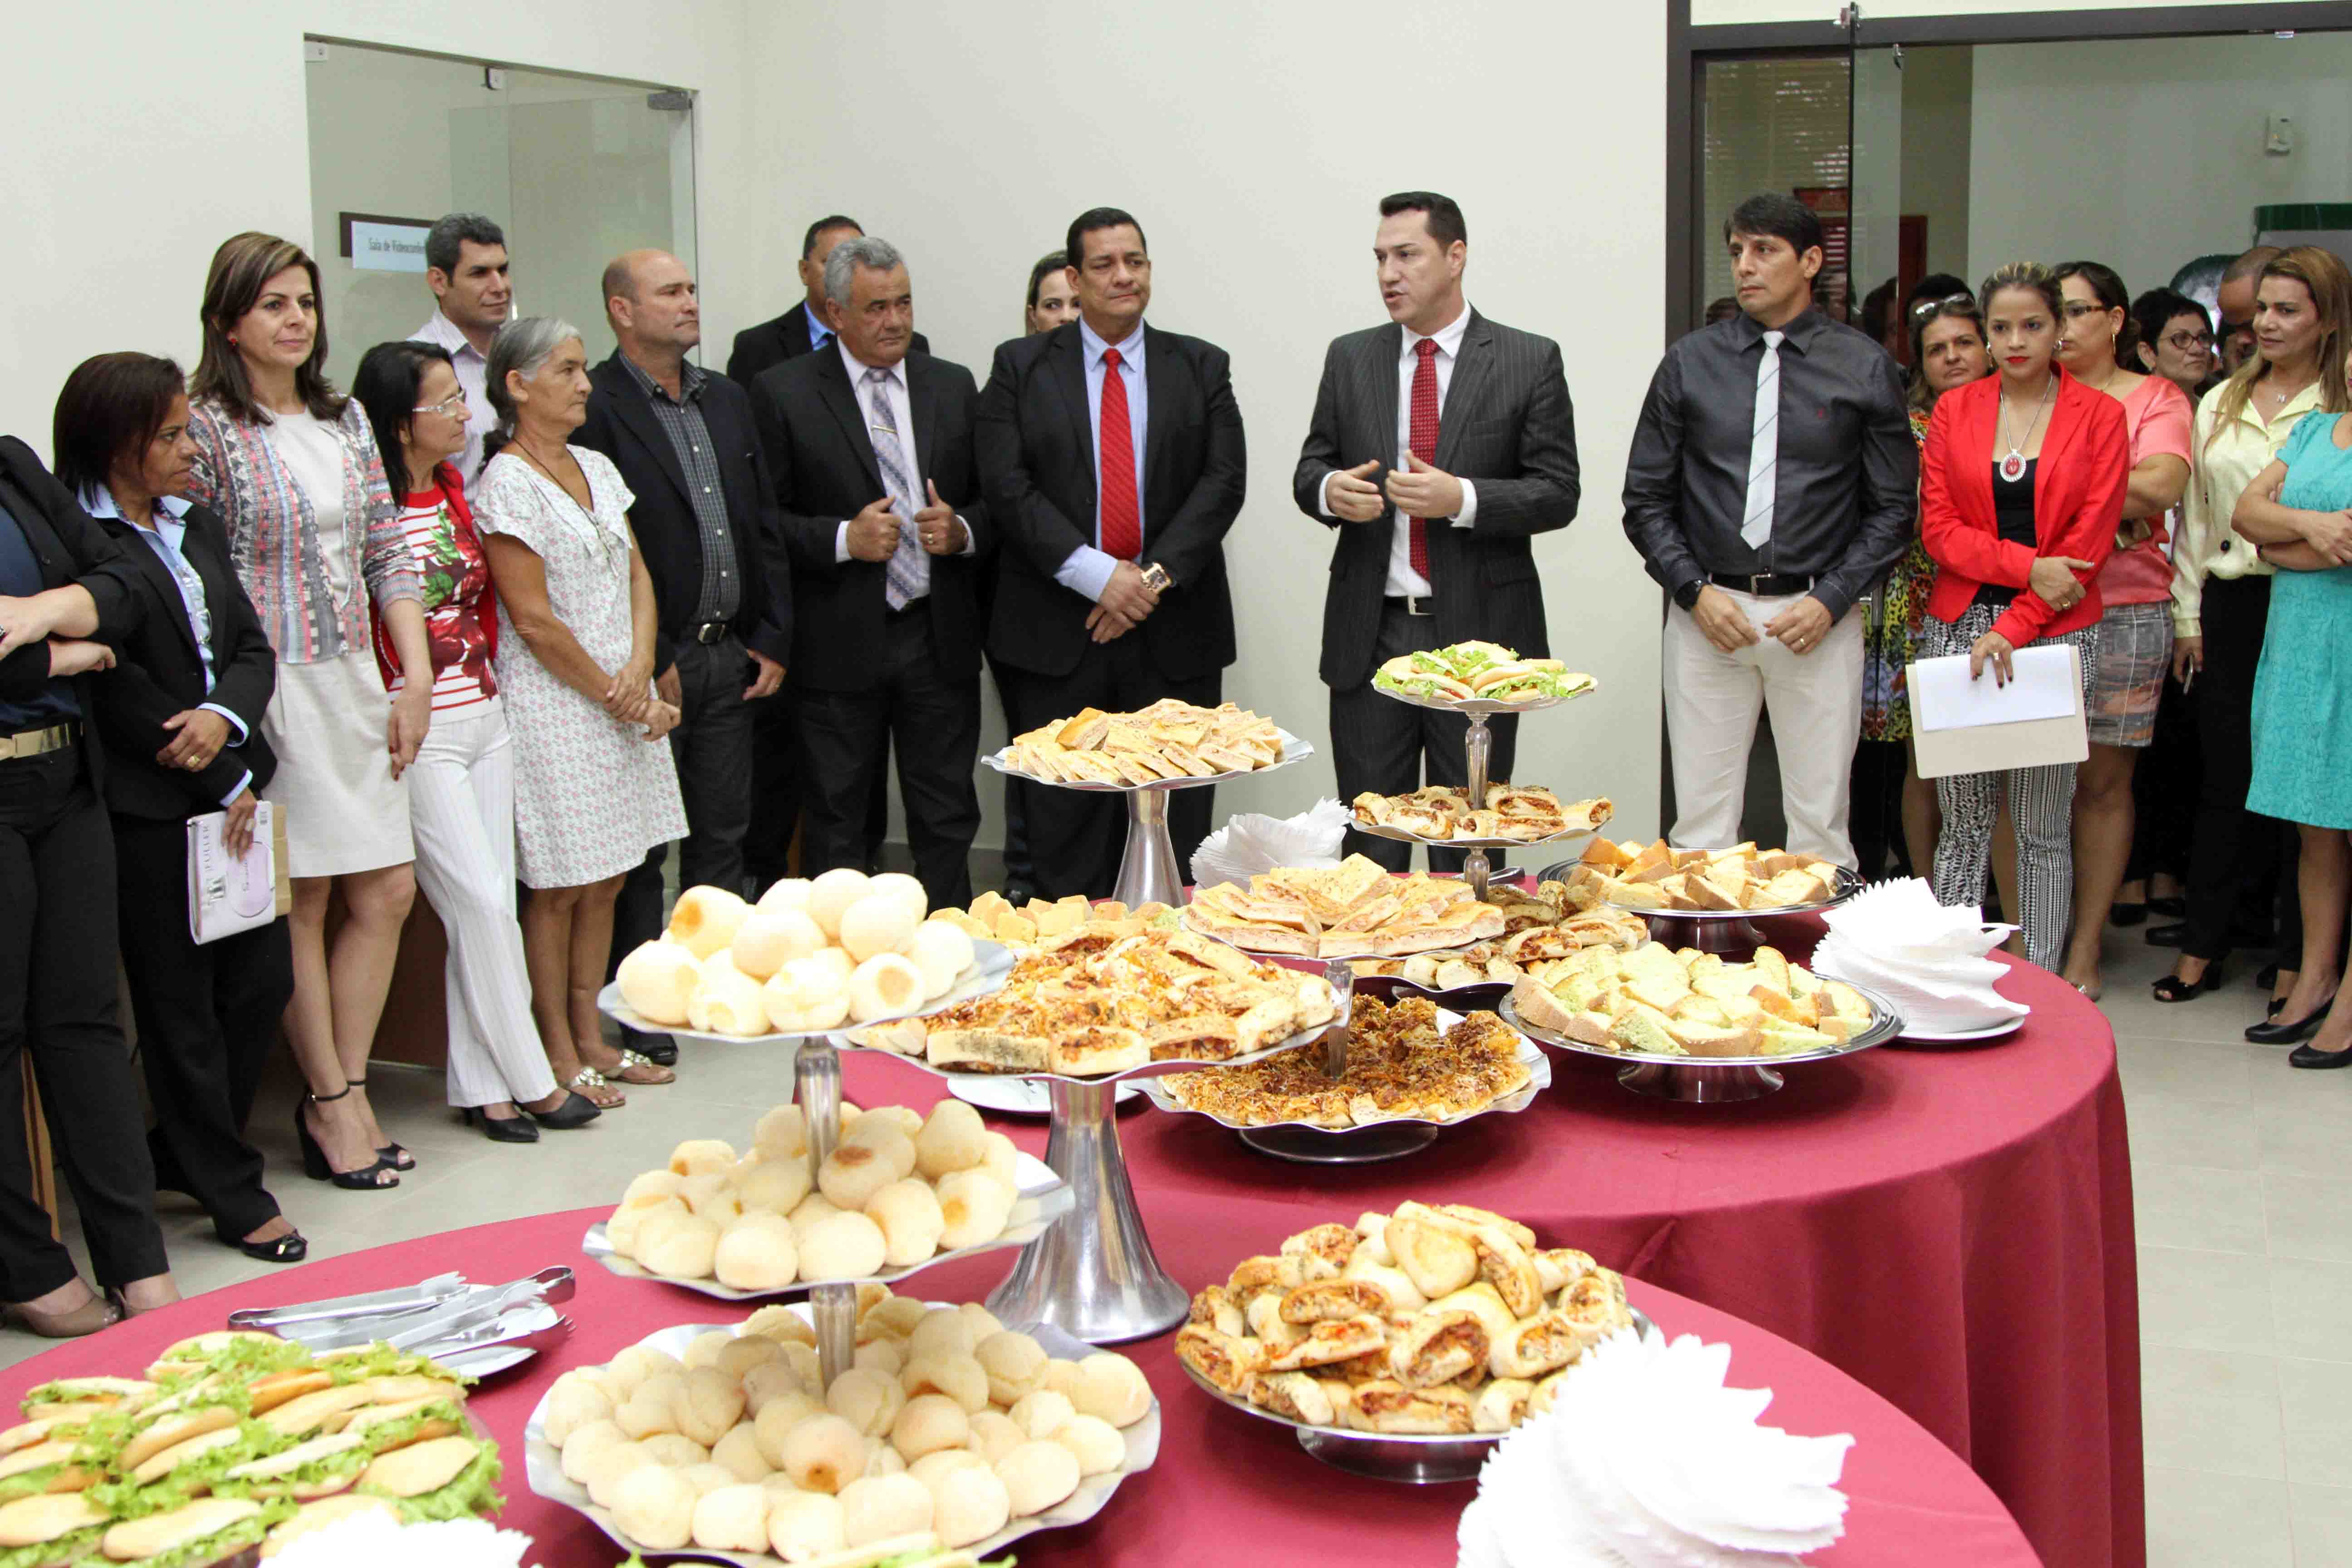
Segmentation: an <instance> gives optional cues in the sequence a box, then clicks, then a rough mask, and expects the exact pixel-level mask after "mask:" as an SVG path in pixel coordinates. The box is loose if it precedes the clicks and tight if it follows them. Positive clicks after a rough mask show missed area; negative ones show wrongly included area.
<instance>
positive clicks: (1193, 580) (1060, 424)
mask: <svg viewBox="0 0 2352 1568" xmlns="http://www.w3.org/2000/svg"><path fill="white" fill-rule="evenodd" d="M1143 377H1144V386H1145V389H1146V392H1147V395H1148V398H1149V406H1148V410H1147V413H1146V421H1147V423H1146V426H1145V429H1144V447H1143V473H1142V476H1141V479H1142V487H1143V493H1142V495H1141V496H1140V497H1139V500H1140V501H1141V503H1142V510H1143V553H1142V555H1141V557H1140V558H1139V563H1140V564H1142V565H1145V566H1149V565H1151V564H1152V563H1155V562H1156V563H1159V564H1160V565H1161V566H1164V567H1166V568H1167V570H1168V574H1169V576H1170V577H1171V578H1172V579H1173V580H1174V583H1175V585H1174V586H1173V587H1172V588H1171V589H1170V590H1169V591H1168V593H1167V594H1166V595H1163V596H1162V597H1161V599H1160V607H1159V608H1158V609H1156V610H1154V611H1152V613H1151V614H1150V616H1147V617H1145V619H1144V622H1143V625H1142V626H1139V627H1137V628H1136V629H1135V630H1134V631H1132V632H1129V634H1128V636H1129V637H1141V638H1142V639H1143V646H1144V649H1145V651H1146V653H1147V655H1148V657H1149V658H1150V661H1151V664H1152V666H1153V668H1156V669H1157V670H1158V671H1159V672H1160V675H1162V676H1163V677H1165V678H1167V679H1171V680H1183V679H1193V678H1195V677H1199V676H1203V675H1208V674H1211V673H1213V671H1216V670H1220V669H1223V668H1224V667H1225V666H1227V665H1229V664H1231V663H1233V662H1234V605H1233V595H1232V594H1231V592H1230V591H1229V590H1228V588H1227V586H1226V583H1225V552H1224V540H1225V533H1226V531H1227V530H1229V529H1231V528H1232V527H1233V525H1234V518H1235V517H1237V516H1239V515H1240V513H1241V510H1242V493H1243V489H1244V483H1245V481H1246V479H1247V478H1248V475H1247V472H1246V467H1247V465H1246V454H1245V452H1244V443H1243V437H1242V413H1241V408H1240V406H1239V405H1237V404H1235V403H1234V384H1233V374H1232V365H1231V362H1230V361H1229V360H1228V359H1227V358H1226V355H1225V351H1224V350H1223V349H1221V348H1218V347H1217V346H1216V345H1215V344H1213V343H1208V342H1202V341H1201V340H1200V339H1199V338H1188V337H1182V336H1180V335H1178V334H1177V333H1175V332H1163V331H1160V330H1159V329H1158V328H1156V327H1147V328H1146V329H1145V335H1144V342H1143ZM979 430H980V477H981V484H982V487H983V488H984V489H986V490H987V492H988V506H989V513H990V515H991V516H992V517H993V518H994V519H995V520H996V526H997V528H998V529H999V530H1000V531H1002V532H1003V539H1004V547H1003V551H1002V552H1001V556H1000V562H999V566H998V574H999V575H998V579H997V585H996V608H995V610H994V612H993V614H992V616H991V617H990V620H989V628H988V653H989V657H990V658H992V659H994V660H996V661H997V662H998V663H1000V664H1004V665H1010V666H1011V667H1013V668H1015V669H1024V670H1028V671H1031V672H1033V673H1034V674H1038V675H1051V676H1061V675H1067V674H1069V673H1070V672H1071V671H1072V670H1075V669H1076V668H1078V663H1079V660H1080V659H1082V658H1085V657H1086V653H1087V649H1088V648H1089V647H1092V646H1093V644H1092V643H1091V641H1090V640H1089V638H1088V636H1087V627H1086V623H1087V613H1088V612H1089V611H1091V610H1092V609H1093V608H1094V605H1093V604H1092V603H1091V602H1089V601H1088V600H1087V598H1086V597H1085V596H1084V595H1080V594H1076V593H1074V592H1072V591H1071V590H1069V589H1067V588H1065V587H1063V586H1062V585H1061V584H1058V583H1056V582H1055V581H1054V572H1055V568H1057V567H1058V566H1060V565H1061V563H1063V562H1064V561H1066V559H1068V557H1069V554H1070V552H1071V551H1073V550H1076V549H1077V548H1078V547H1079V546H1080V545H1082V544H1085V545H1090V544H1092V543H1094V542H1095V447H1094V430H1093V426H1092V422H1091V421H1090V420H1089V419H1088V418H1087V374H1086V361H1085V349H1084V347H1083V345H1082V344H1081V343H1080V342H1079V337H1078V323H1077V322H1076V321H1070V322H1066V323H1065V324H1063V325H1062V326H1058V327H1056V328H1055V329H1054V330H1053V331H1050V332H1039V333H1037V334H1036V335H1035V336H1034V337H1026V338H1015V339H1013V341H1012V342H1007V343H1003V344H1001V345H999V347H998V348H997V351H996V363H995V365H994V366H993V367H992V369H991V370H990V371H989V373H988V389H987V390H986V391H985V392H983V393H982V394H981V397H980V424H979Z"/></svg>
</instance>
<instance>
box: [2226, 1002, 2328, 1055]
mask: <svg viewBox="0 0 2352 1568" xmlns="http://www.w3.org/2000/svg"><path fill="white" fill-rule="evenodd" d="M2282 1000H2284V999H2282ZM2335 1005H2336V998H2335V997H2334V996H2330V997H2328V999H2327V1000H2326V1001H2325V1002H2322V1003H2321V1004H2320V1005H2318V1006H2316V1007H2314V1008H2313V1009H2312V1010H2311V1012H2310V1013H2309V1015H2308V1016H2305V1017H2301V1018H2297V1019H2296V1020H2295V1021H2294V1023H2292V1024H2289V1023H2284V1022H2282V1021H2280V1020H2279V1019H2278V1018H2277V1017H2276V1016H2273V1018H2272V1020H2271V1021H2270V1022H2268V1023H2263V1024H2250V1025H2248V1026H2246V1038H2247V1040H2248V1041H2250V1042H2251V1043H2252V1044H2254V1045H2257V1046H2292V1045H2296V1044H2299V1043H2301V1042H2302V1041H2305V1040H2307V1039H2309V1038H2311V1037H2312V1036H2314V1035H2315V1034H2317V1033H2319V1026H2320V1025H2322V1024H2325V1023H2326V1022H2327V1010H2328V1009H2329V1008H2330V1007H2333V1006H2335Z"/></svg>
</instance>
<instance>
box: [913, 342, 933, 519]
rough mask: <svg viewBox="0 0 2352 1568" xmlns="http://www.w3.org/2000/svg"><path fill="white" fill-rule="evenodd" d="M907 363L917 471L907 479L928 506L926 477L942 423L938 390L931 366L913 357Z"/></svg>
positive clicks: (917, 495)
mask: <svg viewBox="0 0 2352 1568" xmlns="http://www.w3.org/2000/svg"><path fill="white" fill-rule="evenodd" d="M904 363H905V364H906V367H907V403H908V407H909V408H911V409H912V410H913V412H914V416H915V471H914V472H913V473H912V474H911V475H909V476H908V478H909V479H912V480H913V482H914V485H915V499H916V500H919V501H920V502H922V503H923V504H924V505H925V506H929V504H930V497H929V496H927V495H925V494H924V493H923V476H924V475H926V474H928V473H929V472H930V471H931V437H932V435H933V434H934V433H935V432H936V431H937V430H938V428H939V423H940V399H939V389H938V388H937V387H935V386H933V385H932V384H931V378H930V375H929V364H928V363H925V364H923V365H920V366H919V365H917V364H916V363H915V356H914V355H912V354H908V356H907V358H906V360H905V362H904Z"/></svg>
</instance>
